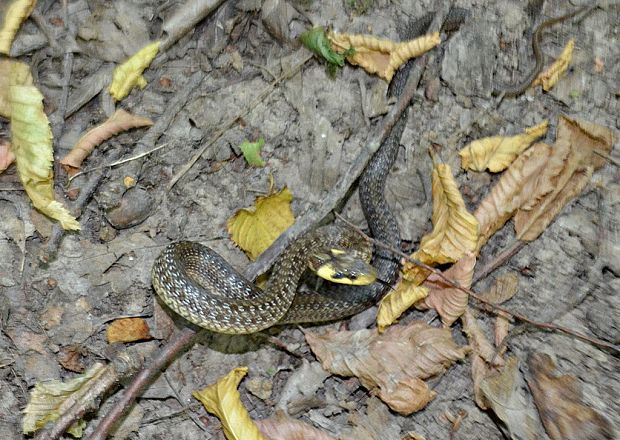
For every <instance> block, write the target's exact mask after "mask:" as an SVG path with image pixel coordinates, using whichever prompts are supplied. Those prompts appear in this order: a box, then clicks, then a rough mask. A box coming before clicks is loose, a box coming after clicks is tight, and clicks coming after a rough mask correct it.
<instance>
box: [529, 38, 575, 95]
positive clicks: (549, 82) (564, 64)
mask: <svg viewBox="0 0 620 440" xmlns="http://www.w3.org/2000/svg"><path fill="white" fill-rule="evenodd" d="M574 48H575V40H573V39H572V38H571V39H570V40H569V41H568V43H566V46H565V47H564V50H562V53H561V54H560V56H559V57H558V58H557V59H556V60H555V61H554V62H553V63H552V64H551V65H550V66H549V67H547V68H546V69H545V70H544V71H542V72H540V74H539V75H538V76H537V77H536V79H535V80H534V82H532V87H534V86H537V85H539V84H542V88H543V90H544V91H545V92H548V91H549V90H551V89H552V88H553V86H555V85H556V84H557V82H558V81H559V80H560V76H561V75H562V74H563V73H564V72H566V69H568V66H569V64H570V62H571V60H572V59H573V49H574Z"/></svg>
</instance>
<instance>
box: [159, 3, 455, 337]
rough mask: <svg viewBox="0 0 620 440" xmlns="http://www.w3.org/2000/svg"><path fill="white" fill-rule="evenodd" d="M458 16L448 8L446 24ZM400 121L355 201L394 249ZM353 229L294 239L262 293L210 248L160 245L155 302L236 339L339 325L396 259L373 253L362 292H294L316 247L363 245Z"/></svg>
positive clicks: (374, 292) (417, 26)
mask: <svg viewBox="0 0 620 440" xmlns="http://www.w3.org/2000/svg"><path fill="white" fill-rule="evenodd" d="M432 17H433V14H432V13H431V14H427V15H425V16H424V17H422V18H421V19H419V20H417V21H415V22H414V23H413V24H412V25H411V26H409V28H408V29H407V31H406V32H405V35H403V37H404V38H406V39H410V38H413V37H416V36H418V35H420V34H422V33H423V32H424V31H425V30H426V29H427V27H428V25H429V23H430V22H431V19H432ZM465 17H466V14H465V13H463V10H461V9H458V8H455V9H454V10H452V11H451V12H450V14H448V18H447V23H448V25H450V23H455V22H456V23H460V22H462V21H463V19H464V18H465ZM410 68H411V62H409V63H408V65H407V66H406V67H404V68H402V69H400V70H399V71H398V72H397V74H396V76H395V77H394V79H393V81H392V84H391V94H392V95H394V96H398V95H400V94H401V92H402V90H403V88H404V86H405V83H406V80H407V76H408V72H409V70H410ZM405 123H406V117H405V115H403V116H401V118H400V119H399V121H398V122H397V123H396V124H395V126H394V127H393V128H392V130H391V132H390V134H389V135H388V137H387V138H386V139H385V141H384V142H383V143H382V145H381V147H380V148H379V150H377V152H376V153H375V154H374V156H373V157H372V159H371V160H370V162H369V164H368V166H367V167H366V169H365V170H364V172H363V173H362V175H361V176H360V179H359V196H360V202H361V205H362V210H363V211H364V216H365V218H366V221H367V223H368V226H369V228H370V230H371V232H372V235H373V236H374V238H375V239H377V240H378V241H380V242H383V243H385V244H388V245H390V246H393V247H395V248H398V247H399V246H400V233H399V229H398V224H397V222H396V219H395V218H394V216H393V215H392V213H391V212H390V209H389V206H388V204H387V202H386V201H385V198H384V188H385V182H386V179H387V176H388V173H389V171H390V168H391V167H392V165H393V164H394V161H395V160H396V156H397V153H398V147H399V140H400V137H401V135H402V133H403V130H404V127H405ZM364 243H365V242H364V240H363V239H362V238H361V237H360V236H359V235H358V234H357V233H355V232H354V231H352V230H350V229H348V228H343V227H338V226H329V227H323V228H319V229H317V230H314V231H311V232H309V233H307V234H305V235H303V236H302V237H300V238H298V239H297V240H296V241H294V242H293V243H292V244H291V245H289V247H288V248H287V249H286V250H285V251H284V253H283V254H282V256H281V257H280V258H279V260H278V261H277V262H276V263H275V265H274V268H273V271H272V275H271V278H270V280H269V283H268V285H267V287H266V289H265V290H264V291H263V290H260V289H258V288H257V287H255V286H254V284H253V283H251V282H249V281H248V280H246V279H245V278H243V276H242V275H241V274H239V273H238V272H237V271H236V270H235V269H234V268H233V267H231V266H230V264H229V263H228V262H227V261H226V260H224V259H223V258H222V257H221V256H220V255H218V254H217V253H216V252H215V251H213V250H212V249H210V248H208V247H206V246H203V245H200V244H198V243H193V242H180V243H175V244H172V245H170V246H168V247H167V248H166V249H164V251H163V252H162V253H161V254H160V255H159V257H158V258H157V259H156V260H155V263H154V265H153V270H152V280H153V286H154V288H155V290H156V291H157V293H158V295H159V296H160V297H161V298H162V300H163V301H164V302H165V303H166V304H167V305H168V306H169V307H170V308H171V309H172V310H174V311H175V312H177V313H178V314H179V315H181V316H183V317H184V318H186V319H187V320H189V321H190V322H192V323H194V324H196V325H199V326H201V327H204V328H207V329H209V330H213V331H217V332H221V333H230V334H242V333H253V332H256V331H260V330H262V329H265V328H267V327H270V326H272V325H276V324H284V323H292V322H318V321H329V320H335V319H341V318H344V317H347V316H350V315H353V314H355V313H358V312H360V311H362V310H364V309H366V308H368V307H369V306H371V305H373V304H375V303H376V302H377V300H378V299H379V298H381V297H382V296H383V294H384V293H385V291H386V290H387V289H389V286H390V285H391V284H393V283H394V282H395V280H396V278H397V276H398V270H399V262H398V259H397V258H395V257H394V256H393V255H391V254H390V253H389V252H387V251H385V250H383V249H376V250H375V253H374V256H373V261H372V264H373V266H375V268H376V269H377V277H378V278H379V279H380V280H382V281H383V283H374V284H371V285H369V286H343V285H338V286H332V288H330V289H329V290H327V291H325V292H323V291H321V292H296V290H297V284H298V283H299V279H300V278H301V276H302V274H303V272H304V271H305V269H306V262H307V257H308V255H309V254H311V253H313V252H315V251H316V249H321V250H322V249H326V248H334V247H340V248H349V247H357V248H361V247H362V246H364Z"/></svg>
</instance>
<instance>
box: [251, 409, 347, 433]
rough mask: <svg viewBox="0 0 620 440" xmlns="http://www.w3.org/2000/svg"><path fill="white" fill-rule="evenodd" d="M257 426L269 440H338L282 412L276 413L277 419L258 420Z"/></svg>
mask: <svg viewBox="0 0 620 440" xmlns="http://www.w3.org/2000/svg"><path fill="white" fill-rule="evenodd" d="M256 426H258V429H260V432H262V433H263V435H264V436H265V437H267V438H268V439H269V440H336V438H335V437H332V436H331V435H329V434H327V433H326V432H323V431H321V430H320V429H317V428H315V427H314V426H311V425H309V424H307V423H304V422H302V421H300V420H295V419H291V418H290V417H288V416H287V415H286V414H285V413H284V412H283V411H281V410H278V411H276V415H275V417H270V418H268V419H264V420H257V421H256Z"/></svg>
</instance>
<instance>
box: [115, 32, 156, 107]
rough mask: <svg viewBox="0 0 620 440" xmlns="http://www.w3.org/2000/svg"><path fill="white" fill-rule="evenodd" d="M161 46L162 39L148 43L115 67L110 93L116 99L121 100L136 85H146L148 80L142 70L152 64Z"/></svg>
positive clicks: (143, 86) (141, 86)
mask: <svg viewBox="0 0 620 440" xmlns="http://www.w3.org/2000/svg"><path fill="white" fill-rule="evenodd" d="M160 46H161V41H155V42H154V43H150V44H147V45H146V46H144V47H143V48H142V49H140V50H139V51H138V52H136V53H135V54H133V55H132V56H131V57H130V58H129V59H128V60H127V61H125V62H124V63H123V64H121V65H119V66H117V67H116V69H114V73H113V74H112V84H111V85H110V95H112V98H114V100H115V101H120V100H121V99H123V98H124V97H125V96H127V95H129V92H131V89H133V88H134V87H135V86H138V87H140V88H141V89H143V88H145V87H146V80H145V79H144V77H143V76H142V72H144V70H145V69H146V68H147V67H148V66H149V65H150V64H151V61H153V59H154V58H155V56H156V55H157V53H158V52H159V47H160Z"/></svg>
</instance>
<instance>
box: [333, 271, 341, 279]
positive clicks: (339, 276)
mask: <svg viewBox="0 0 620 440" xmlns="http://www.w3.org/2000/svg"><path fill="white" fill-rule="evenodd" d="M332 278H333V279H335V280H341V279H342V278H344V274H343V273H342V272H334V274H333V275H332Z"/></svg>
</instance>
